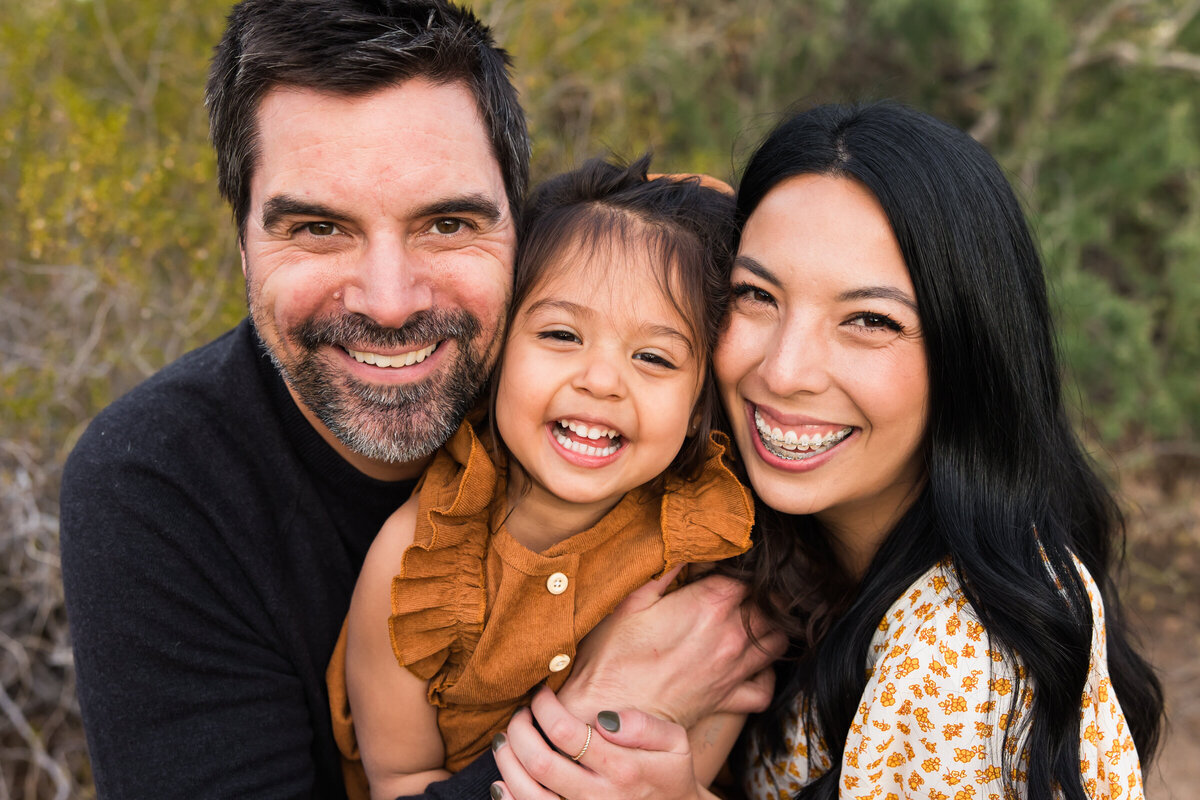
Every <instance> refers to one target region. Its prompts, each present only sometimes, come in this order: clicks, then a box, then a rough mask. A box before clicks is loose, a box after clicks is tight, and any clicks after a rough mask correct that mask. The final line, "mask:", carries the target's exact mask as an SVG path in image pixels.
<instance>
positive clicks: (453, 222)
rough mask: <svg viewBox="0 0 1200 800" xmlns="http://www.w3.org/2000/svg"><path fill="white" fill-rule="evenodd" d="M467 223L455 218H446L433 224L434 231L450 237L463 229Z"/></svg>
mask: <svg viewBox="0 0 1200 800" xmlns="http://www.w3.org/2000/svg"><path fill="white" fill-rule="evenodd" d="M464 225H465V223H464V222H463V221H462V220H461V219H457V218H455V217H445V218H443V219H439V220H438V221H436V222H434V223H433V230H434V232H436V233H440V234H442V235H443V236H450V235H452V234H455V233H458V232H459V231H461V230H462V229H463V226H464Z"/></svg>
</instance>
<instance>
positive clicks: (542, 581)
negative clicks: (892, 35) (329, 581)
mask: <svg viewBox="0 0 1200 800" xmlns="http://www.w3.org/2000/svg"><path fill="white" fill-rule="evenodd" d="M648 163H649V159H648V157H647V158H643V159H641V160H639V161H638V162H637V163H635V164H633V165H632V166H630V167H629V168H619V167H615V166H612V165H610V164H607V163H604V162H600V161H594V162H590V163H589V164H588V165H586V166H585V167H583V168H582V169H580V170H577V171H575V172H571V173H567V174H565V175H561V176H559V177H557V178H555V179H553V180H551V181H549V182H548V183H546V184H545V185H543V186H542V187H541V188H540V189H539V190H538V191H537V192H536V193H535V194H534V196H533V198H532V199H531V200H530V203H529V206H528V207H527V208H526V209H525V212H524V216H523V220H522V230H521V235H520V238H519V241H520V246H519V250H518V254H517V266H516V274H515V285H514V294H513V298H512V302H511V306H510V314H509V320H508V329H507V330H508V334H507V340H506V343H505V349H504V352H503V354H502V357H501V363H500V366H499V368H498V380H497V382H496V386H495V389H494V392H493V416H492V419H493V422H494V430H495V433H497V434H498V435H499V440H500V442H501V443H502V448H494V447H491V446H490V445H489V442H490V440H491V435H490V434H491V432H490V431H485V432H482V433H479V432H477V431H476V430H475V429H473V428H472V426H471V425H470V424H469V423H464V424H463V425H462V427H461V428H460V429H459V430H458V431H457V433H456V434H455V435H454V436H453V437H452V439H451V440H450V442H449V443H448V444H447V445H446V447H445V448H444V449H443V450H442V451H441V452H440V453H439V454H438V455H437V456H436V458H435V460H434V461H433V463H432V464H431V466H430V467H429V469H428V471H427V472H426V473H425V477H424V479H423V482H422V484H421V486H420V487H419V488H418V490H417V492H416V493H415V494H414V496H413V498H412V499H411V500H410V501H409V502H407V503H406V504H404V505H403V506H402V507H401V508H400V509H399V510H398V511H397V512H396V513H395V514H394V515H393V516H392V517H391V518H390V519H389V520H388V522H387V524H386V525H385V526H384V528H383V530H382V531H381V532H380V534H379V536H378V537H377V538H376V540H375V543H374V544H373V545H372V547H371V550H370V552H369V553H368V555H367V559H366V563H365V564H364V566H363V570H362V573H361V575H360V578H359V582H358V585H357V587H356V588H355V592H354V599H353V601H352V603H351V607H350V614H349V617H348V619H347V626H346V630H345V631H344V633H343V637H342V642H339V647H338V651H337V652H336V653H335V655H334V660H333V663H332V664H331V668H330V691H331V702H332V708H333V715H334V719H335V729H337V733H338V738H339V746H340V747H341V749H342V752H343V755H345V756H346V757H347V759H348V761H349V764H348V768H347V786H348V791H349V792H350V793H351V795H352V796H355V795H358V796H364V788H365V787H364V786H363V784H362V779H361V772H359V771H358V769H357V768H356V766H355V765H354V764H353V761H354V759H355V757H356V755H358V754H361V760H362V766H363V767H364V768H365V772H366V777H367V778H368V781H369V785H370V796H371V797H375V798H394V797H396V796H397V795H406V794H414V793H417V792H420V791H422V790H423V789H424V787H425V786H426V785H427V784H428V783H429V782H431V781H434V780H438V779H441V778H444V777H446V775H447V774H448V773H447V770H449V771H456V770H458V769H460V768H462V767H463V766H465V765H466V764H468V763H470V762H471V761H472V760H474V758H475V757H476V756H478V755H479V754H480V753H482V752H483V751H484V750H486V749H487V748H488V746H489V745H490V743H491V741H492V738H493V736H494V735H495V734H496V733H498V732H499V731H501V730H503V728H504V726H505V725H506V724H507V722H508V719H509V717H510V716H511V715H512V713H513V712H514V711H515V710H516V709H517V708H519V707H520V706H521V705H523V704H526V703H527V702H528V701H529V698H530V696H531V694H532V692H533V690H534V689H535V688H537V687H538V686H539V685H540V684H542V683H546V684H548V685H549V686H550V687H551V688H553V689H557V688H559V687H560V686H562V684H563V682H564V681H565V680H566V677H567V675H568V674H569V672H570V669H571V663H572V659H573V658H574V656H575V648H576V645H577V643H578V642H579V640H580V639H581V638H582V637H583V636H584V635H586V634H587V633H588V631H589V630H591V628H592V627H593V626H595V625H596V623H598V622H599V621H600V620H601V619H603V618H604V617H605V616H606V615H608V613H609V612H611V611H612V610H613V608H614V607H615V606H616V605H617V604H618V603H619V602H620V601H621V600H622V599H624V598H625V596H626V595H628V594H629V593H630V592H631V591H632V590H633V589H635V588H637V587H638V586H640V585H642V584H643V583H645V582H646V581H648V580H649V579H651V578H653V577H656V576H660V575H662V574H663V573H664V572H665V571H667V570H669V569H671V568H672V567H674V566H675V565H679V564H686V563H694V562H709V561H715V560H718V559H722V558H726V557H729V556H732V555H735V554H738V553H741V552H742V551H744V550H745V549H746V548H747V547H748V546H749V542H750V539H749V535H750V527H751V523H752V516H753V514H752V502H751V500H750V497H749V494H748V492H747V491H746V490H745V489H744V488H743V487H742V486H741V485H740V484H739V483H738V482H737V480H736V479H735V478H734V477H733V475H732V473H731V472H730V471H729V469H728V468H727V467H726V466H725V464H724V463H723V458H722V457H723V454H724V452H725V448H726V446H727V442H726V440H725V439H723V438H722V437H720V436H719V435H710V430H711V427H712V420H713V415H714V413H715V403H716V400H715V394H714V390H713V388H712V384H711V380H710V378H709V375H708V359H709V354H710V352H711V351H712V348H713V346H714V343H715V339H716V335H717V330H718V326H719V323H720V319H721V315H722V312H723V307H724V295H725V291H724V289H723V287H725V286H727V283H728V279H727V276H728V269H729V261H730V258H731V248H732V244H733V238H734V236H733V234H734V230H733V222H732V219H733V218H732V200H731V198H729V197H728V196H727V195H726V194H725V193H724V192H721V191H719V190H717V189H714V188H709V187H707V186H705V185H702V182H701V180H700V179H698V178H690V179H681V180H676V179H673V178H670V177H660V178H657V179H648V178H647V175H646V167H647V165H648ZM343 645H344V650H343ZM343 659H344V661H343ZM343 664H344V668H345V673H344V677H343V675H342V674H341V668H342V665H343ZM343 686H344V690H343V688H342V687H343ZM343 691H344V693H345V695H344V696H343ZM347 700H348V706H349V707H348V708H347V702H346V701H347ZM351 709H352V711H353V722H352V725H353V730H351V728H350V726H351V722H350V716H349V713H350V710H351ZM733 734H734V735H736V731H733ZM356 738H357V742H356V741H355V739H356ZM356 750H357V752H356ZM585 751H586V747H585ZM567 755H569V756H574V757H575V758H576V760H578V759H579V758H580V757H582V756H583V755H584V753H582V752H581V753H579V754H567ZM717 766H718V765H717V764H713V765H707V766H698V767H697V770H698V772H700V771H707V772H708V773H709V774H708V775H707V777H708V778H711V775H712V774H715V772H716V768H717Z"/></svg>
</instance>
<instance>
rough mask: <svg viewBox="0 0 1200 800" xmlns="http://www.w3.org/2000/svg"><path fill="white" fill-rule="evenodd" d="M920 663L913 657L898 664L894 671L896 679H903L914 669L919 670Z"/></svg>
mask: <svg viewBox="0 0 1200 800" xmlns="http://www.w3.org/2000/svg"><path fill="white" fill-rule="evenodd" d="M920 666H921V662H920V661H918V660H917V659H915V658H913V657H911V656H910V657H909V658H906V659H904V660H903V661H902V662H900V666H899V668H898V669H897V670H896V677H897V678H903V677H904V676H905V675H908V674H909V673H910V672H912V671H913V670H915V669H918V668H920Z"/></svg>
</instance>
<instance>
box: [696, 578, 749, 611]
mask: <svg viewBox="0 0 1200 800" xmlns="http://www.w3.org/2000/svg"><path fill="white" fill-rule="evenodd" d="M680 591H681V592H687V591H694V592H699V593H702V594H704V595H706V596H707V598H706V599H707V602H708V603H709V604H711V605H712V606H714V607H717V608H722V609H725V610H730V609H732V608H733V607H735V606H737V605H739V604H741V602H742V600H744V599H745V598H746V595H747V593H748V592H749V589H748V588H747V587H746V584H744V583H742V582H741V581H739V580H735V579H734V578H731V577H729V576H728V575H705V576H704V577H703V578H700V579H699V580H696V581H692V582H691V583H689V584H688V585H687V586H685V587H683V588H682V589H680Z"/></svg>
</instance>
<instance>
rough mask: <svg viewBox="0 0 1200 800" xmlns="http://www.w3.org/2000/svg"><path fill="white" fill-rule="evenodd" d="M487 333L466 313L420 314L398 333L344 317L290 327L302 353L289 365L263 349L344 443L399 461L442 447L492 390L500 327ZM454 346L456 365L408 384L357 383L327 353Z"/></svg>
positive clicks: (359, 317) (291, 338)
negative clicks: (488, 337) (485, 336)
mask: <svg viewBox="0 0 1200 800" xmlns="http://www.w3.org/2000/svg"><path fill="white" fill-rule="evenodd" d="M252 310H253V309H252ZM254 316H255V315H254V314H253V313H252V314H251V317H252V318H253V317H254ZM255 328H256V330H257V326H255ZM481 331H482V326H481V325H480V324H479V320H478V319H477V318H476V317H475V316H474V315H472V314H470V313H468V312H467V311H466V310H463V309H459V310H457V311H447V310H442V309H432V310H430V311H420V312H417V313H416V314H413V316H411V317H410V318H409V319H408V320H407V321H406V322H405V323H404V325H402V326H401V327H399V328H384V327H382V326H380V325H377V324H376V323H374V322H372V321H371V320H370V319H368V318H367V317H365V316H363V315H361V314H344V315H341V316H337V317H326V318H323V319H308V320H305V321H304V322H302V323H300V324H298V325H296V326H294V327H292V328H291V329H289V330H288V331H287V334H286V338H287V339H288V341H290V342H291V343H292V344H293V345H294V346H295V347H296V348H297V350H298V352H299V355H298V357H296V358H294V359H292V360H291V362H290V363H285V362H284V361H283V360H282V358H281V354H280V353H277V352H275V350H274V349H272V348H271V347H270V346H268V345H267V344H266V343H265V342H264V347H265V348H266V350H267V352H268V353H269V354H270V356H271V360H272V361H273V362H274V363H275V367H276V368H277V369H278V370H279V372H280V374H281V375H283V378H284V380H286V381H287V383H288V385H289V386H291V388H292V391H293V392H295V394H296V395H297V396H298V397H299V398H300V400H301V401H302V402H303V403H304V404H305V405H306V406H308V408H309V410H311V411H312V412H313V414H314V415H316V417H317V419H319V420H320V421H321V422H322V423H323V424H324V425H325V426H326V427H327V428H329V430H330V431H331V432H332V433H333V435H334V436H336V437H337V438H338V440H339V441H341V442H342V444H344V445H346V447H348V448H350V449H351V450H352V451H354V452H355V453H358V454H359V455H362V456H365V457H367V458H370V459H373V460H376V461H384V462H388V463H401V462H407V461H416V460H417V459H421V458H424V457H425V456H427V455H429V454H430V453H432V452H434V451H435V450H437V449H438V448H439V447H441V446H442V444H443V443H444V442H445V441H446V440H447V439H449V438H450V436H451V434H453V433H454V431H455V429H456V428H457V427H458V425H459V423H460V422H462V419H463V417H465V416H466V414H467V412H468V411H470V410H471V408H473V407H474V405H475V402H476V401H477V400H478V399H479V396H480V395H481V394H482V392H483V388H484V387H485V386H486V385H487V379H488V374H489V372H490V367H491V364H490V363H489V362H490V361H491V360H492V359H491V358H490V357H489V356H490V355H491V354H492V353H493V352H494V351H495V350H496V346H497V340H498V339H499V337H500V335H501V332H500V330H499V329H497V331H496V333H495V337H494V339H493V341H492V342H481V341H479V339H480V336H481ZM259 340H260V341H262V336H261V334H260V335H259ZM450 341H453V342H455V343H456V345H457V348H456V350H457V353H456V357H455V360H454V361H453V363H449V364H445V365H443V366H442V368H441V369H440V370H439V371H438V373H436V374H434V375H431V376H429V377H428V378H426V379H425V380H422V381H418V382H416V383H406V384H402V385H387V384H383V385H380V384H371V383H367V382H364V381H361V380H358V379H357V378H354V377H352V376H350V375H348V374H347V373H346V372H345V371H344V370H342V369H339V368H335V367H334V366H333V365H331V364H330V362H329V360H328V358H329V357H328V355H327V354H323V353H322V350H323V348H327V347H336V348H339V349H342V350H345V348H346V347H352V348H353V349H355V350H364V351H370V352H389V351H396V350H415V349H417V348H420V347H426V346H428V345H429V344H430V343H432V342H439V344H438V348H439V349H441V348H442V347H445V346H446V345H447V343H448V342H450Z"/></svg>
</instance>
